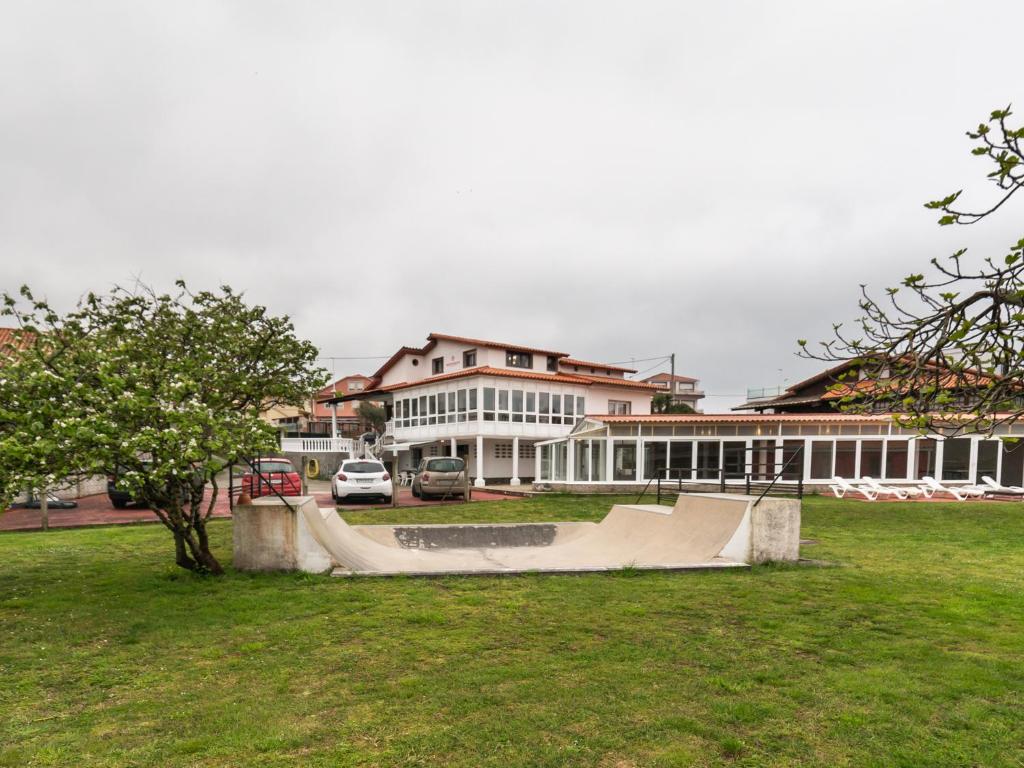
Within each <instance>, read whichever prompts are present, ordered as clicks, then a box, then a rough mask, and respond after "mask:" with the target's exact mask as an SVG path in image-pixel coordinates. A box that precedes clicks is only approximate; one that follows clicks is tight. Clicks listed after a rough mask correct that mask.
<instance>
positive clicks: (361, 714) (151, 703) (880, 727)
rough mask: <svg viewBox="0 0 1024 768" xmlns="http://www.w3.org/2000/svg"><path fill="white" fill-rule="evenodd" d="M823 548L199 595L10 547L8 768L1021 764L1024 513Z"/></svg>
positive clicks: (303, 581)
mask: <svg viewBox="0 0 1024 768" xmlns="http://www.w3.org/2000/svg"><path fill="white" fill-rule="evenodd" d="M607 508H608V500H607V499H601V498H588V497H553V498H550V499H531V500H522V501H503V502H489V503H479V504H474V505H472V506H464V507H463V506H453V507H446V508H443V509H438V508H427V509H417V510H398V511H391V510H381V511H377V512H370V511H360V512H352V513H347V514H346V517H347V518H348V519H349V520H350V521H352V522H372V521H376V522H393V521H402V522H442V521H446V520H460V521H461V520H477V521H508V520H545V519H574V520H588V519H598V518H600V517H601V515H603V514H604V512H605V511H606V510H607ZM803 533H804V537H805V538H810V539H815V540H817V541H818V542H819V543H818V544H817V545H815V546H813V547H807V548H805V550H804V554H805V556H808V557H814V558H819V559H824V560H830V561H834V562H837V563H840V564H841V566H840V567H836V568H810V567H761V568H754V569H752V570H750V571H742V572H716V573H697V574H695V573H689V574H680V573H652V572H644V573H635V572H631V573H624V574H589V575H583V576H555V575H548V576H542V575H528V576H516V577H504V578H492V577H479V578H474V577H461V578H444V579H431V580H422V579H421V580H417V579H408V578H398V579H330V578H326V577H313V576H304V575H296V574H281V575H260V576H252V575H245V574H236V573H231V572H229V574H228V575H227V576H226V577H224V578H220V579H213V578H210V579H200V578H195V577H192V576H191V575H189V574H186V573H184V572H181V571H178V570H177V569H176V568H175V567H174V566H173V565H172V562H171V555H172V547H171V546H170V538H169V535H168V534H167V533H166V531H164V530H163V529H162V528H160V527H157V526H135V527H121V528H107V529H93V530H78V531H58V532H50V533H45V534H43V533H31V534H26V533H18V534H4V535H0V765H12V766H100V765H103V766H108V765H116V766H284V765H308V766H348V765H352V766H390V765H400V766H503V767H504V766H552V767H553V768H554V767H558V768H561V767H562V766H603V767H605V768H629V767H631V766H677V765H700V766H704V765H745V766H764V765H788V766H808V765H820V766H837V765H839V766H842V765H847V766H891V765H902V766H915V767H916V766H961V765H963V766H967V765H971V766H1003V765H1005V766H1021V765H1024V693H1022V692H1024V504H1019V503H1017V504H963V505H958V504H941V503H937V504H903V505H900V504H882V503H878V504H866V503H861V502H856V501H851V502H842V501H837V500H833V499H822V498H812V499H808V500H806V502H805V505H804V522H803ZM213 535H214V539H215V544H216V548H217V550H218V552H219V553H220V554H221V556H222V557H223V559H224V560H225V561H227V560H229V559H230V536H231V524H230V522H228V521H220V522H215V523H214V524H213Z"/></svg>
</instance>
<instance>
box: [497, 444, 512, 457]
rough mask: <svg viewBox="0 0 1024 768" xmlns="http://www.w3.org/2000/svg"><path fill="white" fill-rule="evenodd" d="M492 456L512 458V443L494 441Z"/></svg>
mask: <svg viewBox="0 0 1024 768" xmlns="http://www.w3.org/2000/svg"><path fill="white" fill-rule="evenodd" d="M494 458H496V459H511V458H512V443H495V444H494Z"/></svg>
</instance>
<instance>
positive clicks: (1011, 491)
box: [978, 475, 1024, 496]
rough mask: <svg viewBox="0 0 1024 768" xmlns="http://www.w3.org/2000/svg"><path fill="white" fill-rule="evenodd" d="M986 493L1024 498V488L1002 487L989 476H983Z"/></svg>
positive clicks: (1017, 486)
mask: <svg viewBox="0 0 1024 768" xmlns="http://www.w3.org/2000/svg"><path fill="white" fill-rule="evenodd" d="M978 487H979V488H982V489H984V491H985V493H1002V494H1006V495H1007V496H1024V488H1021V487H1020V486H1019V485H1000V484H999V483H997V482H996V481H995V480H993V479H992V478H991V477H989V476H988V475H982V476H981V485H979V486H978Z"/></svg>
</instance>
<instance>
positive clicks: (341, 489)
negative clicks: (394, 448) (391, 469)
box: [331, 459, 392, 501]
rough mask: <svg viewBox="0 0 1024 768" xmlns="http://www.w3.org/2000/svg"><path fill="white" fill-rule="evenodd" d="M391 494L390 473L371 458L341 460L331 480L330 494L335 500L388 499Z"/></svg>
mask: <svg viewBox="0 0 1024 768" xmlns="http://www.w3.org/2000/svg"><path fill="white" fill-rule="evenodd" d="M391 494H392V485H391V475H389V474H388V472H387V470H385V469H384V465H383V464H381V463H380V462H379V461H374V460H372V459H350V460H348V461H343V462H341V466H340V467H338V471H337V472H336V473H335V475H334V479H333V480H332V481H331V496H332V497H333V498H334V500H335V501H349V500H353V499H378V498H379V499H382V500H384V501H389V500H390V499H391Z"/></svg>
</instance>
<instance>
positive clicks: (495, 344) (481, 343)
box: [427, 333, 569, 357]
mask: <svg viewBox="0 0 1024 768" xmlns="http://www.w3.org/2000/svg"><path fill="white" fill-rule="evenodd" d="M427 338H428V339H430V340H431V341H435V340H437V341H457V342H459V343H460V344H473V345H474V346H477V347H491V348H492V349H514V350H520V351H523V352H536V353H537V354H540V355H554V356H555V357H567V356H568V354H569V353H568V352H552V351H551V350H550V349H539V348H537V347H527V346H524V345H522V344H507V343H505V342H503V341H487V340H486V339H471V338H468V337H466V336H449V335H448V334H447V333H432V334H430V335H429V336H427Z"/></svg>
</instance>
